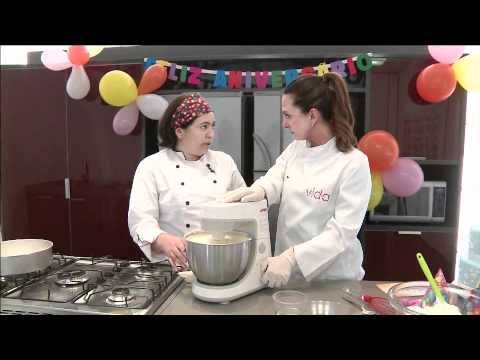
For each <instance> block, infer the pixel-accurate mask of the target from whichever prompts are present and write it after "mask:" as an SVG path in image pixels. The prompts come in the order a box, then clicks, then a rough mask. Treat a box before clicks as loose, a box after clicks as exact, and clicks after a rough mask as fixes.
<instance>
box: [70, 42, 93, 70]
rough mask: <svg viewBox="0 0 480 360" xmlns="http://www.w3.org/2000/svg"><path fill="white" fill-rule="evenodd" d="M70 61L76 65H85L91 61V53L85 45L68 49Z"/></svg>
mask: <svg viewBox="0 0 480 360" xmlns="http://www.w3.org/2000/svg"><path fill="white" fill-rule="evenodd" d="M68 59H69V60H70V62H71V63H72V64H74V65H85V64H86V63H87V62H88V60H90V53H89V52H88V50H87V48H86V47H85V46H83V45H75V46H70V47H69V48H68Z"/></svg>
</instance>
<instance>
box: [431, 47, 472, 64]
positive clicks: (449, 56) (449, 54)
mask: <svg viewBox="0 0 480 360" xmlns="http://www.w3.org/2000/svg"><path fill="white" fill-rule="evenodd" d="M464 49H465V46H463V45H455V46H452V45H429V46H428V52H429V53H430V55H432V57H433V58H434V59H435V60H437V61H438V62H439V63H442V64H453V63H454V62H455V61H457V60H458V59H459V58H460V56H462V55H463V50H464Z"/></svg>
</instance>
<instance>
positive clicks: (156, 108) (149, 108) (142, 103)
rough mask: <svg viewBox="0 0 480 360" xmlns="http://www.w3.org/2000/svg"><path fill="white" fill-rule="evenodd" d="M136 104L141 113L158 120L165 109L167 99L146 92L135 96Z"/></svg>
mask: <svg viewBox="0 0 480 360" xmlns="http://www.w3.org/2000/svg"><path fill="white" fill-rule="evenodd" d="M137 105H138V107H139V109H140V111H141V112H142V114H143V115H145V116H146V117H147V118H149V119H152V120H160V119H161V118H162V116H163V113H164V112H165V110H166V109H167V106H168V101H167V100H165V99H164V98H163V97H161V96H160V95H156V94H147V95H141V96H139V97H138V98H137Z"/></svg>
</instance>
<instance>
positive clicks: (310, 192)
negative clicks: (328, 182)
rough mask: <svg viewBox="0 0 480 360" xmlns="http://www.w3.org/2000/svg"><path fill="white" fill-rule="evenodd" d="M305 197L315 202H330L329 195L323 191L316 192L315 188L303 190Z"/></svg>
mask: <svg viewBox="0 0 480 360" xmlns="http://www.w3.org/2000/svg"><path fill="white" fill-rule="evenodd" d="M305 192H306V193H307V197H310V198H312V199H315V200H321V201H325V202H327V201H328V200H330V194H327V193H326V192H325V191H324V190H316V189H315V188H312V189H307V190H305Z"/></svg>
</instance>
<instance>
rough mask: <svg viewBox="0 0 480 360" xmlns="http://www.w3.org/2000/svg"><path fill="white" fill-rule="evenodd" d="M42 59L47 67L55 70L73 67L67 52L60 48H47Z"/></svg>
mask: <svg viewBox="0 0 480 360" xmlns="http://www.w3.org/2000/svg"><path fill="white" fill-rule="evenodd" d="M40 60H41V61H42V64H43V65H45V67H46V68H48V69H50V70H53V71H59V70H65V69H68V68H69V67H72V63H71V62H70V60H68V55H67V53H66V52H65V51H63V50H60V49H56V50H45V51H44V52H42V56H41V57H40Z"/></svg>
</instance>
